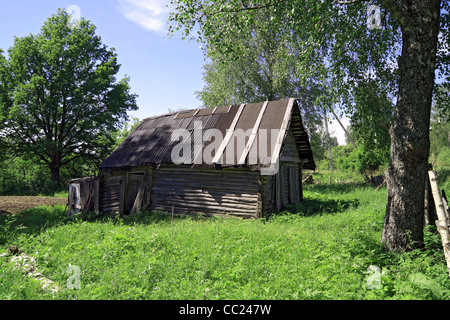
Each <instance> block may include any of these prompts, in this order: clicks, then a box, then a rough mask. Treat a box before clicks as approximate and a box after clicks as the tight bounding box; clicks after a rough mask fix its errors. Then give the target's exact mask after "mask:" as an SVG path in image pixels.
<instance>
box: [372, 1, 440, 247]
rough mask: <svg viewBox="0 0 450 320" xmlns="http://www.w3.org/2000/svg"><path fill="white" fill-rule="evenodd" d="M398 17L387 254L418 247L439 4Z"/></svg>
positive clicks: (407, 7) (411, 8) (419, 4)
mask: <svg viewBox="0 0 450 320" xmlns="http://www.w3.org/2000/svg"><path fill="white" fill-rule="evenodd" d="M400 10H402V11H401V20H400V24H401V28H402V39H403V48H402V55H401V57H400V58H399V61H398V64H399V77H400V78H399V91H398V99H397V104H396V107H395V114H394V121H393V124H392V127H391V130H390V134H391V158H390V163H389V168H388V175H387V186H388V199H387V204H386V216H385V219H384V228H383V233H382V237H381V241H382V242H383V243H384V244H385V246H386V248H387V249H388V250H391V251H406V250H409V249H413V248H418V247H421V246H423V220H424V194H425V189H424V188H425V184H424V181H425V179H426V174H427V169H428V154H429V147H430V142H429V126H430V112H431V101H432V93H433V86H434V78H435V75H434V70H435V62H436V48H437V40H438V32H439V17H440V0H429V1H425V0H412V1H409V2H408V4H404V5H403V7H402V8H401V9H400Z"/></svg>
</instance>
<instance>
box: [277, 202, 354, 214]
mask: <svg viewBox="0 0 450 320" xmlns="http://www.w3.org/2000/svg"><path fill="white" fill-rule="evenodd" d="M358 206H359V200H358V199H353V200H342V199H327V198H306V199H304V200H303V202H298V203H294V204H291V205H288V206H287V207H286V209H285V210H284V211H283V212H289V213H292V214H298V215H300V216H304V217H310V216H315V215H323V214H336V213H340V212H344V211H346V210H348V209H350V208H357V207H358Z"/></svg>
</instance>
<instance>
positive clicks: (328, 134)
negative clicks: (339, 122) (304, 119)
mask: <svg viewBox="0 0 450 320" xmlns="http://www.w3.org/2000/svg"><path fill="white" fill-rule="evenodd" d="M323 116H324V121H325V130H326V134H327V145H328V161H329V162H330V171H331V172H333V158H332V156H331V137H330V131H329V130H328V118H327V110H326V109H324V111H323Z"/></svg>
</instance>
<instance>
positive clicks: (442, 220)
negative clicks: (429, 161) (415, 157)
mask: <svg viewBox="0 0 450 320" xmlns="http://www.w3.org/2000/svg"><path fill="white" fill-rule="evenodd" d="M428 176H429V178H430V185H431V192H432V193H433V198H434V202H435V204H436V213H437V216H438V221H436V226H437V228H438V231H439V233H440V234H441V238H442V247H443V248H444V256H445V261H446V262H447V268H448V270H449V275H450V231H449V230H448V223H447V216H446V209H445V207H444V202H443V201H442V197H441V193H440V190H439V185H438V183H437V178H436V173H435V172H434V171H428Z"/></svg>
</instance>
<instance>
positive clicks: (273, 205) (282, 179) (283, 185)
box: [261, 130, 303, 213]
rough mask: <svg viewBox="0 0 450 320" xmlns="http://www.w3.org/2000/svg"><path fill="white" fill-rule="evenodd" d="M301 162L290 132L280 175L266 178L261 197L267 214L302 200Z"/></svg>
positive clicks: (285, 144)
mask: <svg viewBox="0 0 450 320" xmlns="http://www.w3.org/2000/svg"><path fill="white" fill-rule="evenodd" d="M300 177H301V161H300V157H299V155H298V151H297V146H296V143H295V139H294V135H293V133H292V131H291V130H289V131H288V133H287V135H286V139H285V140H284V142H283V147H282V154H281V157H280V166H279V170H278V173H277V174H275V175H273V176H267V177H266V178H265V184H264V188H263V192H262V195H261V197H262V198H263V199H264V208H265V212H266V213H270V212H274V211H279V210H282V209H283V208H285V207H286V205H287V204H291V203H295V202H299V201H301V200H302V198H303V196H302V188H301V180H300Z"/></svg>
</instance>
